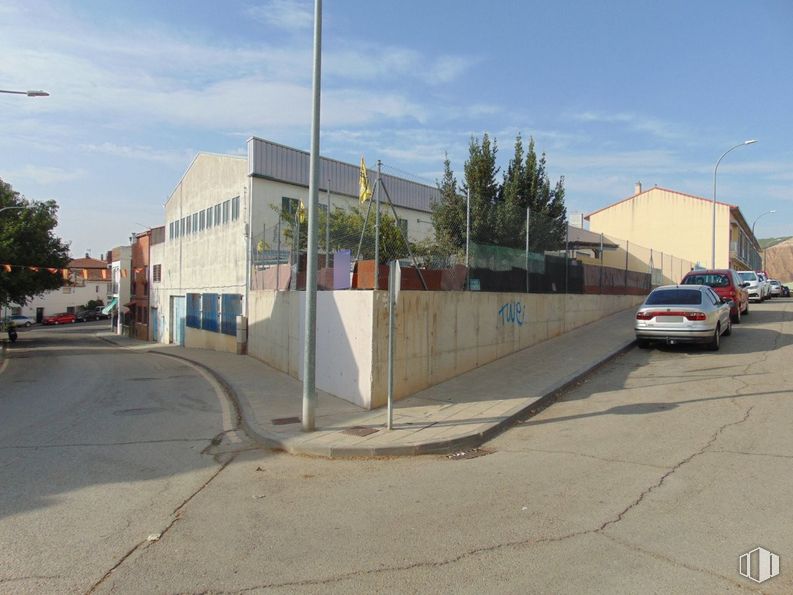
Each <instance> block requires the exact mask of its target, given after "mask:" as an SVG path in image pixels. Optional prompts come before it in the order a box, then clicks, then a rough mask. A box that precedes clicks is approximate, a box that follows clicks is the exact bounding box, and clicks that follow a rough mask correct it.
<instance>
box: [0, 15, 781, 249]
mask: <svg viewBox="0 0 793 595" xmlns="http://www.w3.org/2000/svg"><path fill="white" fill-rule="evenodd" d="M312 10H313V3H312V2H303V1H298V0H266V1H259V2H255V1H240V2H237V1H233V0H227V1H225V2H222V3H221V2H216V1H198V0H195V1H177V0H171V1H169V2H161V1H157V2H153V1H148V0H145V1H144V0H137V1H136V2H107V1H106V0H105V1H99V0H82V1H79V2H78V1H75V2H68V1H61V2H47V1H42V0H26V1H24V2H22V1H8V0H6V1H0V32H1V33H0V88H2V89H39V88H41V89H46V90H47V91H49V92H50V93H51V94H52V95H51V96H50V97H47V98H27V97H24V96H15V95H3V94H0V177H2V178H3V179H4V180H6V181H8V182H10V183H11V184H12V185H13V186H14V187H15V188H16V189H17V190H18V191H20V192H22V193H23V194H25V195H26V196H27V197H28V198H31V199H36V200H44V199H50V198H52V199H55V200H57V201H58V203H59V204H60V205H61V214H60V225H59V228H58V232H59V234H60V235H61V236H62V237H63V238H64V239H66V240H67V241H70V242H71V245H72V252H73V254H74V255H81V254H82V253H84V252H85V251H87V250H89V249H90V250H91V253H92V254H93V255H94V256H98V255H99V254H100V253H101V252H104V251H106V250H107V249H109V248H111V247H113V246H115V245H119V244H123V243H126V242H127V241H128V238H129V236H130V234H131V233H133V232H136V231H142V230H143V229H145V227H148V226H156V225H160V224H162V223H163V209H162V204H163V202H164V201H165V199H166V197H167V196H168V194H169V193H170V192H171V190H172V188H173V187H174V185H175V184H176V183H177V181H178V180H179V178H180V176H181V175H182V174H183V173H184V171H185V169H186V168H187V166H188V165H189V163H190V161H191V160H192V158H193V156H194V155H195V153H196V152H198V151H209V152H217V153H237V154H240V153H243V152H244V151H245V140H246V139H247V138H248V137H249V136H251V135H256V136H260V137H262V138H267V139H270V140H274V141H276V142H280V143H283V144H287V145H290V146H294V147H297V148H301V149H305V150H308V148H309V136H310V118H311V51H312V48H311V43H312ZM791 30H793V4H791V3H790V2H787V1H785V0H779V1H757V2H745V1H732V0H721V1H701V2H690V1H677V0H667V1H665V2H655V1H653V2H650V1H642V0H630V1H609V2H605V3H595V2H584V1H579V2H572V1H567V2H566V1H557V2H547V1H543V2H534V1H514V2H507V1H501V2H493V1H490V2H485V1H480V0H467V1H466V2H459V1H450V0H435V1H427V0H423V1H417V0H402V1H400V2H388V3H386V2H361V1H358V0H337V1H334V0H325V2H324V40H323V50H324V53H323V106H322V136H321V145H322V148H321V150H322V154H323V155H325V156H328V157H333V158H336V159H341V160H345V161H349V162H352V163H356V162H357V161H358V159H359V157H360V155H361V154H362V153H363V154H365V155H366V159H367V162H368V163H369V164H370V165H372V164H374V163H375V162H376V161H377V159H380V160H382V161H383V163H384V167H385V171H387V172H389V173H395V174H402V173H403V172H407V173H409V174H410V175H411V176H412V177H414V178H415V179H418V180H423V181H426V182H429V183H433V182H434V181H435V180H436V179H437V178H438V177H439V176H440V171H441V168H442V161H443V155H444V152H448V154H449V157H450V158H451V160H452V166H453V168H454V169H455V171H456V172H459V173H461V172H462V166H463V163H464V161H465V158H466V155H467V144H468V140H469V138H470V137H471V135H477V136H479V135H481V134H482V133H483V132H484V131H487V132H488V133H489V134H490V135H491V136H495V137H496V138H497V140H498V145H499V147H500V151H499V158H500V162H501V164H502V166H503V165H505V164H506V162H507V160H508V159H509V157H510V154H511V152H512V145H513V142H514V138H515V135H516V134H517V133H518V132H520V133H522V134H523V136H524V137H528V136H533V137H534V138H535V141H536V143H537V147H538V149H539V150H541V151H545V152H546V153H547V155H548V163H549V170H550V174H551V175H552V176H553V178H554V179H555V178H557V177H558V176H560V175H564V176H565V179H566V188H567V206H568V211H570V212H575V211H584V212H589V211H593V210H596V209H597V208H600V207H602V206H604V205H606V204H608V203H610V202H613V201H616V200H618V199H622V198H625V197H626V196H628V195H630V194H631V193H632V191H633V184H634V182H636V181H641V182H642V183H643V184H644V186H645V187H649V186H652V185H654V184H658V185H659V186H664V187H667V188H672V189H675V190H680V191H682V192H687V193H691V194H696V195H700V196H705V197H710V196H711V195H712V188H713V166H714V165H715V162H716V160H717V159H718V157H719V156H720V155H721V154H722V153H723V152H724V151H725V150H726V149H728V148H729V147H730V146H732V145H734V144H737V143H739V142H741V141H743V140H745V139H749V138H756V139H759V141H760V142H759V143H757V144H755V145H752V146H748V147H742V148H740V149H737V150H735V151H733V152H732V153H730V155H729V156H727V157H726V158H725V160H724V161H723V162H722V165H721V166H720V167H719V177H718V198H719V199H720V200H724V201H726V202H730V203H734V204H738V205H739V206H740V207H741V210H742V211H743V213H744V214H745V216H746V218H747V219H748V220H749V222H750V223H751V222H752V221H754V219H755V218H756V217H757V216H759V215H761V214H762V213H764V212H766V211H768V210H771V209H775V210H776V213H775V214H773V215H767V216H764V217H763V218H762V219H761V220H760V221H759V222H758V224H757V235H758V236H761V237H766V236H779V235H793V145H791V139H793V134H792V132H793V131H791V118H790V111H791V105H793V100H792V99H791V98H793V78H792V77H790V65H791V63H793V36H792V35H790V31H791Z"/></svg>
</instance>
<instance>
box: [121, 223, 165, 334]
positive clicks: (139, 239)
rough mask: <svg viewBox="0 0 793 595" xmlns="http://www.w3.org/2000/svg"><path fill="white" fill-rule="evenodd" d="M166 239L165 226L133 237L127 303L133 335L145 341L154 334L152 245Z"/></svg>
mask: <svg viewBox="0 0 793 595" xmlns="http://www.w3.org/2000/svg"><path fill="white" fill-rule="evenodd" d="M164 241H165V227H164V226H160V227H155V228H153V229H148V230H147V231H144V232H141V233H136V234H134V235H133V237H132V245H131V259H130V271H129V278H130V301H129V303H128V304H127V306H128V307H129V326H130V334H131V336H133V337H135V338H138V339H142V340H144V341H148V340H151V339H152V336H153V334H152V329H151V328H150V312H149V289H150V287H151V280H152V268H151V246H152V245H153V244H155V243H158V244H159V243H162V242H164ZM158 272H159V269H158ZM155 320H156V318H155ZM155 324H156V322H155Z"/></svg>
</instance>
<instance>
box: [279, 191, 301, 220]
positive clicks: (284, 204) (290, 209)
mask: <svg viewBox="0 0 793 595" xmlns="http://www.w3.org/2000/svg"><path fill="white" fill-rule="evenodd" d="M299 206H300V201H299V200H297V199H296V198H289V197H288V196H283V197H281V211H283V212H285V213H288V214H289V215H290V216H291V217H294V216H295V213H297V209H298V207H299Z"/></svg>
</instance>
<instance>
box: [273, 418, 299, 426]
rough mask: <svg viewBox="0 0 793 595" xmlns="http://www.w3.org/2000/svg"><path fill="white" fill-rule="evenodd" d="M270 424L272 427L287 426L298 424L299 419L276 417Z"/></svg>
mask: <svg viewBox="0 0 793 595" xmlns="http://www.w3.org/2000/svg"><path fill="white" fill-rule="evenodd" d="M270 422H271V423H272V424H273V425H274V426H286V425H288V424H299V423H300V418H299V417H276V418H275V419H271V420H270Z"/></svg>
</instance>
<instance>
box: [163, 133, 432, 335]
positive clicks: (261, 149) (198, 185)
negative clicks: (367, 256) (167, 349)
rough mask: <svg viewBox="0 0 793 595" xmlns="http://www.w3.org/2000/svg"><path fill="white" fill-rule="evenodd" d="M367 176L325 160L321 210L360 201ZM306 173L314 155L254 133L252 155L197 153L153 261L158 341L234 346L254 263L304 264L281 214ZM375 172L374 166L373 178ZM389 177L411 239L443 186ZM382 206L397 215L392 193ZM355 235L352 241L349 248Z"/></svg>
mask: <svg viewBox="0 0 793 595" xmlns="http://www.w3.org/2000/svg"><path fill="white" fill-rule="evenodd" d="M359 174H360V167H359V165H357V164H349V163H342V162H340V161H335V160H332V159H326V158H321V159H320V175H319V179H320V203H321V204H320V210H325V209H327V208H328V204H330V208H331V209H335V208H342V209H349V208H351V207H354V206H360V202H359V198H358V196H359ZM308 177H309V154H308V153H307V152H305V151H300V150H297V149H293V148H290V147H285V146H283V145H279V144H276V143H273V142H270V141H266V140H263V139H259V138H251V139H249V140H248V143H247V156H234V155H215V154H209V153H199V154H198V155H197V156H196V157H195V159H194V160H193V162H192V163H191V165H190V166H189V167H188V169H187V171H186V172H185V174H184V175H183V176H182V178H181V180H180V181H179V183H178V184H177V185H176V187H175V188H174V190H173V192H172V193H171V195H170V196H169V198H168V200H167V201H166V204H165V242H164V243H162V244H161V245H159V246H157V247H156V248H155V246H154V245H152V251H151V263H152V266H156V265H159V266H160V274H159V280H154V279H153V280H152V291H151V303H150V307H151V308H152V309H156V311H157V317H158V322H157V326H158V328H157V333H155V336H156V339H157V340H159V341H162V342H165V343H180V344H187V345H189V346H193V347H204V348H211V349H219V350H223V351H235V350H236V337H235V335H236V317H237V316H238V315H247V312H248V303H247V296H248V291H249V289H248V288H249V287H250V281H249V280H250V278H251V268H252V265H253V264H254V260H258V259H261V258H265V257H266V258H269V259H270V261H271V262H287V261H289V262H291V263H292V264H295V263H298V262H300V259H299V258H298V257H297V255H296V254H291V255H290V252H289V247H288V245H291V244H292V243H295V242H292V241H291V237H288V236H287V234H286V233H285V232H286V229H285V228H286V226H284V225H283V221H282V219H281V213H282V212H284V211H286V212H289V213H296V214H297V213H298V209H299V208H300V204H301V203H303V204H304V205H305V204H306V203H307V202H308ZM375 178H376V173H375V172H372V171H369V180H370V184H371V185H373V184H374V182H375ZM382 181H383V188H385V189H386V190H387V192H388V197H390V199H391V201H392V202H393V208H394V212H395V213H396V219H397V221H398V224H399V226H400V228H401V229H402V231H403V232H404V233H406V235H407V237H408V238H409V239H410V240H414V241H415V240H418V239H422V238H424V237H426V236H427V235H429V233H430V232H431V230H432V225H431V223H429V218H430V217H429V213H430V210H431V209H430V205H431V204H432V202H433V200H435V199H436V198H437V196H438V190H437V188H435V187H434V186H429V185H426V184H419V183H416V182H414V181H411V180H406V179H403V178H399V177H396V176H391V175H387V174H383V175H382ZM382 204H383V207H382V209H383V212H384V213H385V212H390V209H391V207H390V206H388V202H387V198H386V195H385V192H383V194H382ZM367 206H368V205H367ZM371 216H372V217H374V213H372V215H371ZM392 216H393V215H392ZM249 231H250V233H248V232H249ZM298 233H299V231H298ZM303 233H305V231H304V232H303ZM357 240H358V238H357V237H356V238H351V239H350V243H349V247H350V248H353V249H354V248H355V245H356V244H357ZM320 244H321V245H324V244H323V243H322V240H320ZM322 251H323V250H322V249H321V252H322ZM249 255H250V257H248V256H249ZM263 255H264V256H263ZM323 258H324V255H323V256H322V258H321V262H324V260H323ZM292 277H293V278H295V277H296V275H292Z"/></svg>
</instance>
